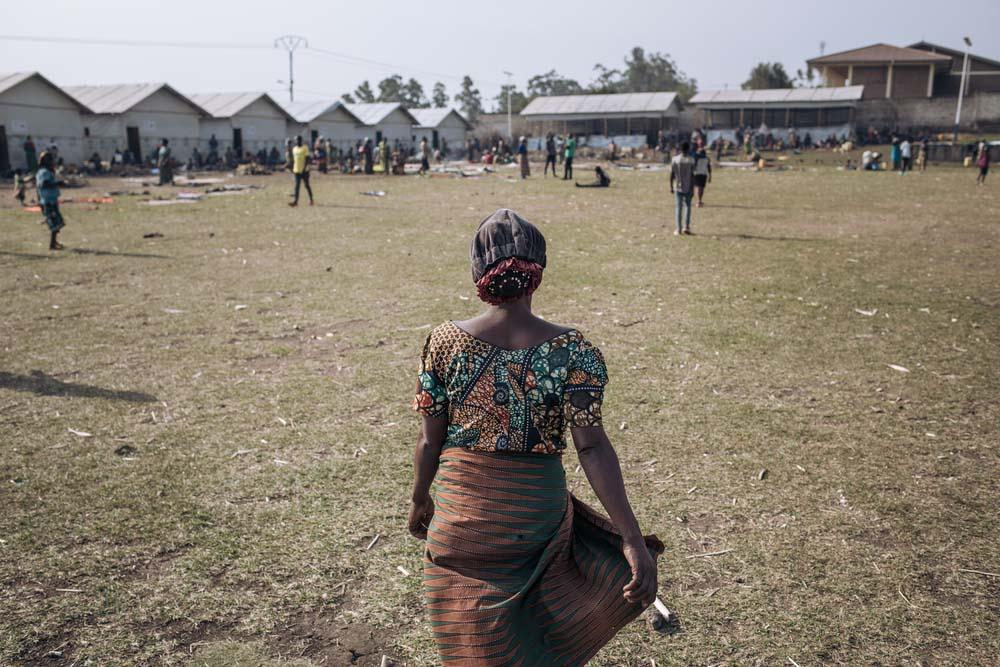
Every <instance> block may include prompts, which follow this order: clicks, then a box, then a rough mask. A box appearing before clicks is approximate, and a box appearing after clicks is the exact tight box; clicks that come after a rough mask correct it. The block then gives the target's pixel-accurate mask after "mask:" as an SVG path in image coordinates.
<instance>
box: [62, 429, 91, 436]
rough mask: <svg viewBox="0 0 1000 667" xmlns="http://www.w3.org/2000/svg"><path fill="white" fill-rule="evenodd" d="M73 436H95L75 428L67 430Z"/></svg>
mask: <svg viewBox="0 0 1000 667" xmlns="http://www.w3.org/2000/svg"><path fill="white" fill-rule="evenodd" d="M67 430H68V431H69V432H70V433H72V434H73V435H76V436H79V437H81V438H92V437H94V436H93V434H91V433H87V432H86V431H78V430H76V429H75V428H71V429H67Z"/></svg>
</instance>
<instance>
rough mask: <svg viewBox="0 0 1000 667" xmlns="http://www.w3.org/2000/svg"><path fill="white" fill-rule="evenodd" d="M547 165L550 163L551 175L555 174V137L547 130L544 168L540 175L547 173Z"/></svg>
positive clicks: (546, 174)
mask: <svg viewBox="0 0 1000 667" xmlns="http://www.w3.org/2000/svg"><path fill="white" fill-rule="evenodd" d="M549 165H552V175H553V176H555V175H556V139H555V137H554V136H552V133H551V132H549V136H547V137H546V138H545V170H544V171H543V172H542V176H548V175H549Z"/></svg>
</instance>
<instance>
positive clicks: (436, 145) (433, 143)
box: [431, 130, 440, 150]
mask: <svg viewBox="0 0 1000 667" xmlns="http://www.w3.org/2000/svg"><path fill="white" fill-rule="evenodd" d="M431 148H433V149H434V150H437V149H438V148H440V147H439V146H438V131H437V130H434V140H433V141H432V142H431Z"/></svg>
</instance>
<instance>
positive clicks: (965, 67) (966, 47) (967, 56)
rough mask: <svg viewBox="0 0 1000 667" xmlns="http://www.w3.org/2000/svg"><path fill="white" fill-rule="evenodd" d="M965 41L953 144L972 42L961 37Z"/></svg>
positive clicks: (959, 120) (958, 121) (959, 122)
mask: <svg viewBox="0 0 1000 667" xmlns="http://www.w3.org/2000/svg"><path fill="white" fill-rule="evenodd" d="M962 39H963V40H965V59H964V60H963V61H962V81H961V82H960V83H959V84H958V108H957V109H955V135H954V137H953V138H952V141H953V142H954V143H956V144H957V143H958V126H959V124H961V122H962V98H963V97H965V83H966V79H967V78H968V76H969V49H970V48H972V40H971V39H969V38H968V37H963V38H962Z"/></svg>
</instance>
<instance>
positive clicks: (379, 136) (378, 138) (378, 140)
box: [375, 130, 382, 146]
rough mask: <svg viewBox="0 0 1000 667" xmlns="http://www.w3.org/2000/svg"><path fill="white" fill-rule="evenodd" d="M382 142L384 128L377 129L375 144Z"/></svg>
mask: <svg viewBox="0 0 1000 667" xmlns="http://www.w3.org/2000/svg"><path fill="white" fill-rule="evenodd" d="M380 143H382V130H376V131H375V145H376V146H378V145H379V144H380Z"/></svg>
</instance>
